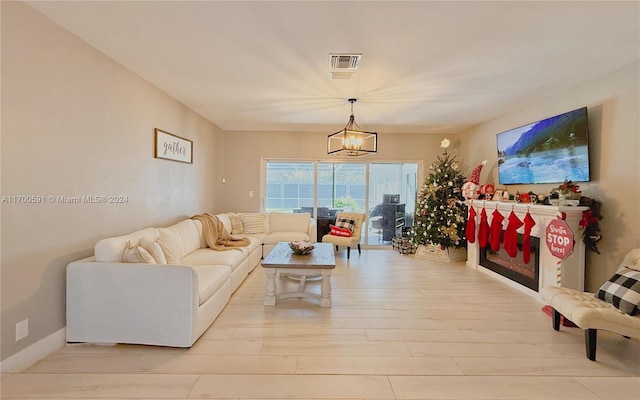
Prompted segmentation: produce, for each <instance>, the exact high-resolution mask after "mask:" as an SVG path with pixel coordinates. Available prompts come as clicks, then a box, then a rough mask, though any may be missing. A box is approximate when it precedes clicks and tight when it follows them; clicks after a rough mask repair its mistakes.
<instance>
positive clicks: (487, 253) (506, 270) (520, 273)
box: [480, 231, 540, 292]
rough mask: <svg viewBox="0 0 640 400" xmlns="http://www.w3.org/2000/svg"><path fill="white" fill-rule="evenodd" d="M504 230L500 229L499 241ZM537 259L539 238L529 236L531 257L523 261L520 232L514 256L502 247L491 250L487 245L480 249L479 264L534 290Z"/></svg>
mask: <svg viewBox="0 0 640 400" xmlns="http://www.w3.org/2000/svg"><path fill="white" fill-rule="evenodd" d="M504 232H505V231H502V234H501V237H500V243H502V242H503V239H504ZM539 259H540V239H539V238H537V237H531V258H530V260H529V262H528V263H525V262H524V260H523V259H522V235H521V234H518V254H517V255H516V256H515V257H514V258H511V257H509V255H508V254H507V252H506V251H505V250H504V249H503V248H502V247H501V248H500V249H499V250H498V251H497V252H494V251H493V250H491V247H490V246H489V245H487V247H485V248H484V249H480V265H482V266H483V267H485V268H487V269H489V270H491V271H493V272H495V273H497V274H500V275H502V276H504V277H506V278H508V279H511V280H512V281H514V282H517V283H519V284H521V285H523V286H526V287H528V288H529V289H531V290H534V291H536V292H537V291H538V283H539V279H540V272H539Z"/></svg>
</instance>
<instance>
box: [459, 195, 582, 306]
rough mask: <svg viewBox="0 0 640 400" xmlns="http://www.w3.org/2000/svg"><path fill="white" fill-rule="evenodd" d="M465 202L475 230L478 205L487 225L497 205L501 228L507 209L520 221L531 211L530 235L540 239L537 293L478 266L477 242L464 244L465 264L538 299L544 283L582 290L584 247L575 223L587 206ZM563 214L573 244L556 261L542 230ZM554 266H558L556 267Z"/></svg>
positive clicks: (506, 216) (545, 284)
mask: <svg viewBox="0 0 640 400" xmlns="http://www.w3.org/2000/svg"><path fill="white" fill-rule="evenodd" d="M467 205H470V206H471V205H472V206H473V207H474V208H475V210H476V214H477V217H476V230H477V227H478V225H479V223H480V212H481V210H482V208H483V207H484V208H485V211H486V213H487V217H488V219H489V224H491V214H492V213H493V211H494V210H495V209H496V208H497V209H498V211H500V213H501V214H502V215H503V216H504V217H505V220H504V222H503V225H502V229H503V230H504V229H506V228H507V223H508V217H509V214H510V213H511V211H513V212H515V214H516V215H517V216H518V218H520V219H521V220H522V219H524V217H525V215H526V214H527V211H529V213H530V214H531V216H532V217H533V219H534V220H535V221H536V224H535V226H534V227H533V228H532V229H531V236H533V237H538V238H540V259H539V261H540V268H539V271H540V280H539V287H538V292H535V291H533V290H531V289H529V288H527V287H525V286H522V285H520V284H519V283H516V282H514V281H512V280H510V279H508V278H505V277H503V276H502V275H499V274H496V273H494V272H493V271H491V270H489V269H487V268H485V267H483V266H482V265H480V247H479V246H478V241H477V240H476V241H475V243H468V244H467V266H468V267H471V268H474V269H477V270H479V271H481V272H485V273H487V274H490V275H492V276H494V277H495V278H497V279H500V280H503V281H504V282H506V283H508V284H509V285H511V286H513V287H515V288H517V289H518V290H521V291H523V292H525V293H527V294H529V295H531V296H533V297H536V298H538V297H539V296H538V293H539V292H540V290H542V288H544V287H547V286H563V287H568V288H571V289H577V290H580V291H582V290H584V271H585V246H584V242H583V241H582V236H581V231H580V229H579V222H580V219H581V218H582V212H583V211H585V210H588V209H589V207H568V206H559V207H558V206H545V205H539V204H525V203H516V202H497V201H484V200H473V201H467ZM562 213H565V215H566V218H565V221H566V223H567V225H569V228H571V230H572V231H573V235H574V239H575V244H574V248H573V253H571V255H570V256H569V257H567V258H565V259H564V260H562V261H561V262H560V264H558V262H559V261H560V259H558V258H556V257H554V256H553V255H552V254H551V252H550V251H549V248H548V247H547V244H546V243H545V242H544V240H545V232H546V228H547V225H548V224H549V222H551V221H552V220H554V219H557V218H558V215H561V214H562ZM523 230H524V228H520V229H518V233H522V232H523ZM558 266H559V267H560V269H558Z"/></svg>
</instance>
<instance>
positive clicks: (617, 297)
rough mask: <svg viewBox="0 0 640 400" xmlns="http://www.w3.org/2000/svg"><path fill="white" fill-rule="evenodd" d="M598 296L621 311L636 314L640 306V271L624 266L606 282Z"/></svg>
mask: <svg viewBox="0 0 640 400" xmlns="http://www.w3.org/2000/svg"><path fill="white" fill-rule="evenodd" d="M596 297H597V298H599V299H600V300H604V301H606V302H607V303H610V304H612V305H613V306H614V307H616V308H617V309H619V310H620V311H622V312H624V313H626V314H629V315H635V314H637V313H638V307H640V272H638V271H636V270H633V269H630V268H622V269H620V270H619V271H618V272H616V273H615V274H614V275H613V276H612V277H611V279H609V280H608V281H607V282H605V283H604V284H603V285H602V286H601V287H600V290H598V292H597V293H596Z"/></svg>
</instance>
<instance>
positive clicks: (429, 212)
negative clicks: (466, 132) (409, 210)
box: [411, 139, 467, 247]
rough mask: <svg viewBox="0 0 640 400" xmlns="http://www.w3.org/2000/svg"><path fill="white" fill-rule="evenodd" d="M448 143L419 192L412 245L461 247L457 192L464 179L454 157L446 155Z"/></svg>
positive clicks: (463, 212)
mask: <svg viewBox="0 0 640 400" xmlns="http://www.w3.org/2000/svg"><path fill="white" fill-rule="evenodd" d="M449 143H450V142H449V140H447V139H444V140H443V141H442V143H441V145H440V147H442V148H444V154H443V155H442V156H438V158H437V159H436V161H435V162H434V163H433V164H431V165H430V166H429V176H427V179H426V180H425V183H424V184H423V185H422V187H421V189H420V193H419V194H418V199H417V201H416V213H415V216H414V219H413V221H414V222H413V228H412V229H411V241H412V242H413V243H415V244H427V243H430V244H435V245H440V246H441V247H464V246H465V245H466V240H465V220H466V217H467V206H466V205H465V204H464V203H463V201H462V200H463V197H462V193H461V191H460V188H461V187H462V185H463V184H464V182H465V180H466V178H465V176H464V175H463V174H462V172H460V166H459V165H458V163H457V161H456V157H455V156H450V155H449V154H447V147H449Z"/></svg>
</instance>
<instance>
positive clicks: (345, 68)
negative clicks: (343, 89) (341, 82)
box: [329, 54, 362, 79]
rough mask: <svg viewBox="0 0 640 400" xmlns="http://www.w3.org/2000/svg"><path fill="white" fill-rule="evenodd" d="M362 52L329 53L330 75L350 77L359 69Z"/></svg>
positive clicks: (333, 76)
mask: <svg viewBox="0 0 640 400" xmlns="http://www.w3.org/2000/svg"><path fill="white" fill-rule="evenodd" d="M361 57H362V54H329V77H330V78H331V79H349V78H351V75H352V74H353V73H354V72H355V71H356V70H357V69H358V64H359V63H360V58H361Z"/></svg>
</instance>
